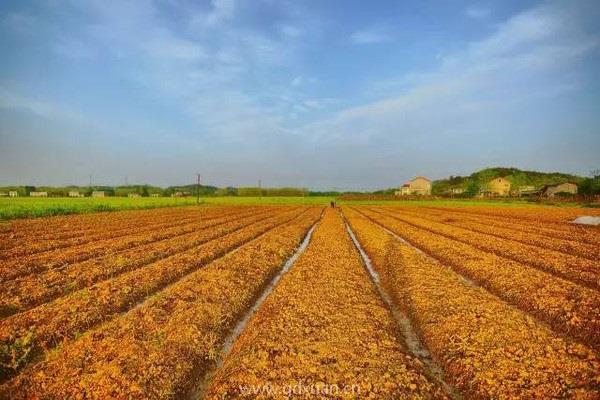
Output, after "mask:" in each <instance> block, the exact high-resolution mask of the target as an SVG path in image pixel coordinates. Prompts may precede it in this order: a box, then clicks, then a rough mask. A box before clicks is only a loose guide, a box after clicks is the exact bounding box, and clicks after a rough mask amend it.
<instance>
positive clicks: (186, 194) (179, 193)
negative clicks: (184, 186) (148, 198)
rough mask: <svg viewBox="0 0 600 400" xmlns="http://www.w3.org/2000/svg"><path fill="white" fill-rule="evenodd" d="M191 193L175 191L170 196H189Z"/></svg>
mask: <svg viewBox="0 0 600 400" xmlns="http://www.w3.org/2000/svg"><path fill="white" fill-rule="evenodd" d="M191 195H192V193H190V192H175V193H173V194H172V195H171V197H187V196H191Z"/></svg>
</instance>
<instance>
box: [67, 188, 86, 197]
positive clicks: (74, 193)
mask: <svg viewBox="0 0 600 400" xmlns="http://www.w3.org/2000/svg"><path fill="white" fill-rule="evenodd" d="M69 197H83V194H81V193H79V191H78V190H71V191H70V192H69Z"/></svg>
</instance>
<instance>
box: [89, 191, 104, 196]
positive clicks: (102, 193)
mask: <svg viewBox="0 0 600 400" xmlns="http://www.w3.org/2000/svg"><path fill="white" fill-rule="evenodd" d="M92 197H106V194H105V193H104V190H94V191H93V192H92Z"/></svg>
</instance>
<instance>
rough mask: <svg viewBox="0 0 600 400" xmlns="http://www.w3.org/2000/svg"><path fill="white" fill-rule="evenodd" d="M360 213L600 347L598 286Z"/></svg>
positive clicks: (457, 269)
mask: <svg viewBox="0 0 600 400" xmlns="http://www.w3.org/2000/svg"><path fill="white" fill-rule="evenodd" d="M360 212H361V213H362V214H364V215H365V216H367V217H369V218H371V219H373V220H375V221H376V222H378V223H380V224H382V225H384V226H385V227H387V228H388V229H390V230H391V231H393V232H394V233H396V234H397V235H399V236H400V237H402V238H403V239H405V240H407V241H408V242H410V243H411V244H412V245H414V246H416V247H418V248H420V249H421V250H423V251H425V252H426V253H428V254H430V255H431V256H433V257H434V258H436V259H438V260H440V261H441V262H442V263H443V264H446V265H448V266H450V267H451V268H452V269H454V270H455V271H457V272H459V273H460V274H463V275H465V276H467V277H468V278H470V279H472V280H473V281H475V282H477V283H478V284H480V285H481V286H483V287H485V288H486V289H488V290H489V291H490V292H492V293H494V294H495V295H497V296H498V297H500V298H502V299H504V300H506V301H508V302H509V303H511V304H514V305H516V306H517V307H518V308H520V309H522V310H524V311H527V312H529V313H531V314H533V315H535V316H537V317H538V318H540V319H542V320H544V321H546V322H548V323H549V324H550V325H551V326H552V328H553V329H555V330H557V331H560V332H562V333H565V334H567V335H572V336H573V337H575V338H577V339H578V340H580V341H582V342H583V343H584V344H587V345H589V346H591V347H594V348H595V349H598V348H600V294H599V293H598V292H597V291H595V290H592V289H589V288H586V287H582V286H580V285H577V284H575V283H573V282H570V281H567V280H564V279H562V278H559V277H557V276H554V275H552V274H549V273H546V272H543V271H540V270H538V269H535V268H531V267H528V266H527V265H524V264H521V263H517V262H515V261H513V260H509V259H506V258H503V257H499V256H497V255H495V254H493V253H488V252H485V251H481V250H479V249H478V248H476V247H474V246H471V245H468V244H465V243H462V242H460V241H456V240H453V239H449V238H447V237H445V236H442V235H438V234H434V233H432V232H430V231H428V230H426V229H421V228H416V227H414V226H412V225H410V224H407V223H404V222H400V221H398V220H396V219H394V218H391V217H387V216H385V215H382V214H378V213H374V212H372V211H368V210H364V209H361V210H360Z"/></svg>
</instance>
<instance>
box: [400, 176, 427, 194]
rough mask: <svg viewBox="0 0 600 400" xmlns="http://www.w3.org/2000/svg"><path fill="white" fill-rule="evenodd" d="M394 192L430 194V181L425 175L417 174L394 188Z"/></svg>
mask: <svg viewBox="0 0 600 400" xmlns="http://www.w3.org/2000/svg"><path fill="white" fill-rule="evenodd" d="M395 194H396V196H406V195H421V196H428V195H430V194H431V181H430V180H429V179H427V178H425V177H422V176H417V177H415V178H414V179H412V180H410V181H408V182H406V183H405V184H404V185H402V186H401V187H400V188H399V189H398V190H396V192H395Z"/></svg>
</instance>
